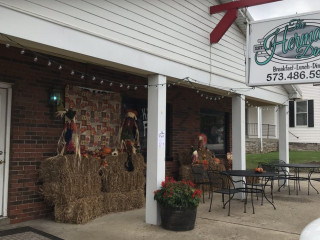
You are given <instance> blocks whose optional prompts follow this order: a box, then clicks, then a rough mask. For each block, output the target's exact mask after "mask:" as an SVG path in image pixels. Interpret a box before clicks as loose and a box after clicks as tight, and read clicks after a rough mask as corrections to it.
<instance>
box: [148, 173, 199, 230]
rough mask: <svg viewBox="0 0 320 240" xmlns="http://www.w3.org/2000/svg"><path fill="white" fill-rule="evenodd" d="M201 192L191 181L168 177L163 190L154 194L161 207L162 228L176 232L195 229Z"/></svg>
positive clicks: (163, 183) (163, 184) (162, 187)
mask: <svg viewBox="0 0 320 240" xmlns="http://www.w3.org/2000/svg"><path fill="white" fill-rule="evenodd" d="M200 198H201V191H200V190H199V189H196V188H195V185H194V184H193V183H192V182H191V181H188V182H186V181H184V180H182V181H175V180H174V179H173V178H169V177H166V179H165V181H163V182H162V183H161V188H160V189H159V190H156V191H155V192H154V199H155V200H156V201H157V202H158V203H159V205H160V216H161V224H162V227H163V228H165V229H168V230H174V231H187V230H192V229H193V228H194V224H195V220H196V215H197V207H198V205H199V201H200Z"/></svg>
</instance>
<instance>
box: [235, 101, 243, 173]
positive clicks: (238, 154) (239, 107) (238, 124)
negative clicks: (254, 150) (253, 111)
mask: <svg viewBox="0 0 320 240" xmlns="http://www.w3.org/2000/svg"><path fill="white" fill-rule="evenodd" d="M245 126H246V125H245V96H244V95H236V96H233V97H232V169H235V170H245V169H246V136H245V135H246V134H245Z"/></svg>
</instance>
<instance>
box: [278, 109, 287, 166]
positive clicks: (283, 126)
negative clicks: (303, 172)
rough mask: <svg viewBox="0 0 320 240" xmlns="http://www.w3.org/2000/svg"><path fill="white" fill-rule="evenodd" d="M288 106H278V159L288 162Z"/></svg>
mask: <svg viewBox="0 0 320 240" xmlns="http://www.w3.org/2000/svg"><path fill="white" fill-rule="evenodd" d="M288 111H289V108H288V105H281V106H280V107H279V159H280V160H283V161H285V162H286V163H289V114H288Z"/></svg>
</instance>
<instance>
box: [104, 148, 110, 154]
mask: <svg viewBox="0 0 320 240" xmlns="http://www.w3.org/2000/svg"><path fill="white" fill-rule="evenodd" d="M111 152H112V149H111V148H109V147H104V148H103V153H104V154H110V153H111Z"/></svg>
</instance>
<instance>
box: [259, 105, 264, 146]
mask: <svg viewBox="0 0 320 240" xmlns="http://www.w3.org/2000/svg"><path fill="white" fill-rule="evenodd" d="M262 122H263V121H262V108H261V107H258V138H260V152H263V133H262Z"/></svg>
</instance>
